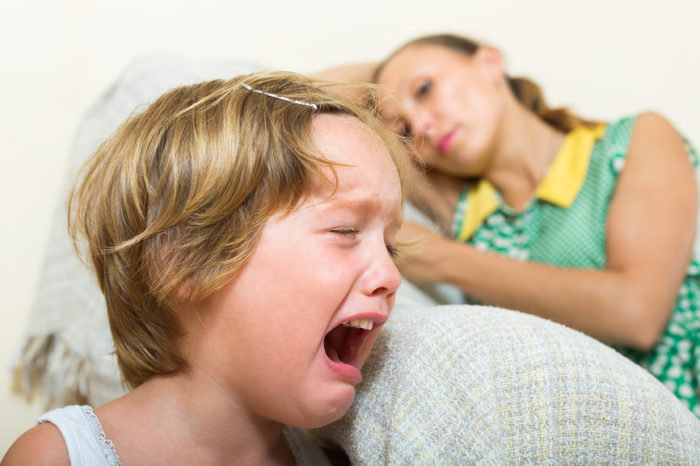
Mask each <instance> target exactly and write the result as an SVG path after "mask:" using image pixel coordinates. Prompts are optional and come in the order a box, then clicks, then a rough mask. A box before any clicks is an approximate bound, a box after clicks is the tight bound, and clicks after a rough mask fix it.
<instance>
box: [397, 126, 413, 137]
mask: <svg viewBox="0 0 700 466" xmlns="http://www.w3.org/2000/svg"><path fill="white" fill-rule="evenodd" d="M399 135H400V136H401V137H403V138H410V137H411V124H410V123H408V122H406V123H405V124H403V125H401V130H400V131H399Z"/></svg>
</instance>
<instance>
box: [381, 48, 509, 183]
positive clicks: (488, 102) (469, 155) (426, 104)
mask: <svg viewBox="0 0 700 466" xmlns="http://www.w3.org/2000/svg"><path fill="white" fill-rule="evenodd" d="M377 82H378V84H380V85H382V86H385V87H387V88H389V89H392V90H394V91H396V92H395V93H394V92H392V93H390V94H389V95H388V97H387V98H386V99H385V100H384V101H383V102H382V106H381V113H382V117H383V118H384V119H385V121H387V122H388V123H389V124H390V125H391V126H392V127H393V128H394V129H395V130H396V131H398V132H401V133H408V134H409V135H410V136H412V137H413V138H414V140H415V144H416V147H417V150H418V156H419V157H420V158H421V159H422V160H423V162H425V163H426V164H427V165H428V166H430V167H434V168H436V169H438V170H440V171H443V172H445V173H448V174H451V175H455V176H478V175H481V174H483V173H484V171H485V170H486V168H487V167H488V163H489V155H490V154H491V153H492V151H493V149H494V144H495V143H496V137H497V134H498V130H499V126H500V122H501V119H502V113H503V107H504V101H505V99H504V95H503V91H504V84H505V80H504V74H503V67H502V60H501V57H500V54H499V53H498V52H497V51H496V50H494V49H492V48H488V47H481V48H480V49H479V50H478V51H477V52H476V53H475V54H474V55H472V56H468V55H466V54H464V53H461V52H457V51H454V50H451V49H447V48H445V47H441V46H436V45H414V46H410V47H408V48H406V49H404V50H402V51H400V52H399V53H398V54H396V55H395V56H394V57H393V58H391V59H390V60H389V61H388V62H387V63H386V65H385V67H384V69H383V70H382V72H381V73H380V75H379V76H378V80H377Z"/></svg>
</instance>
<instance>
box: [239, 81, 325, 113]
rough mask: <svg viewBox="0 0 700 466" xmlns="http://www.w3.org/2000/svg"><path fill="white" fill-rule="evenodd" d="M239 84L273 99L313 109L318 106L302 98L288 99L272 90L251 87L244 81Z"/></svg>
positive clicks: (316, 108)
mask: <svg viewBox="0 0 700 466" xmlns="http://www.w3.org/2000/svg"><path fill="white" fill-rule="evenodd" d="M241 86H243V87H245V88H246V89H248V90H249V91H251V92H257V93H258V94H263V95H266V96H268V97H272V98H274V99H280V100H284V101H285V102H291V103H293V104H299V105H306V106H307V107H311V108H313V109H314V110H318V106H317V105H316V104H312V103H309V102H304V101H302V100H296V99H290V98H289V97H284V96H281V95H278V94H273V93H272V92H265V91H261V90H260V89H253V88H252V87H250V86H249V85H248V84H246V83H242V84H241Z"/></svg>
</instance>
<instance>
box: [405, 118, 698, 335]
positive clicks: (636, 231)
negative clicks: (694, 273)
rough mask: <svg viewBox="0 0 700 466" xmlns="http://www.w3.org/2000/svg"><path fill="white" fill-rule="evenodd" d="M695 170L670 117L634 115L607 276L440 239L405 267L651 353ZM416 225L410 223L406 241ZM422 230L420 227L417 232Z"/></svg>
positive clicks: (691, 225)
mask: <svg viewBox="0 0 700 466" xmlns="http://www.w3.org/2000/svg"><path fill="white" fill-rule="evenodd" d="M697 208H698V205H697V187H696V183H695V176H694V171H693V168H692V166H691V164H690V162H689V160H688V156H687V154H686V152H685V148H684V144H683V141H682V139H681V138H680V136H679V135H678V133H677V132H676V131H675V130H674V129H673V127H672V126H671V125H670V124H669V123H668V121H666V120H665V119H664V118H662V117H660V116H658V115H656V114H651V113H650V114H644V115H641V116H640V117H639V118H638V119H637V123H636V125H635V128H634V130H633V134H632V139H631V141H630V147H629V153H628V156H627V162H626V166H625V169H624V170H623V171H622V173H621V174H620V177H619V180H618V186H617V189H616V191H615V194H614V197H613V201H612V204H611V206H610V210H609V213H608V223H607V258H608V265H607V268H606V269H603V270H575V269H563V268H557V267H553V266H548V265H542V264H537V263H532V262H520V261H516V260H513V259H508V258H505V257H501V256H498V255H496V254H493V253H489V252H482V251H478V250H476V249H474V248H473V247H471V246H468V245H465V244H462V243H457V242H454V241H451V240H448V239H446V238H443V237H440V236H439V235H437V234H434V233H427V235H426V238H425V243H424V244H422V245H420V246H419V247H421V248H422V250H423V251H424V252H423V253H419V254H417V255H416V256H414V257H411V256H409V258H407V259H406V260H405V261H404V262H403V263H401V264H399V268H400V269H401V271H402V273H403V274H404V275H405V276H406V277H407V278H409V279H411V280H413V281H417V282H428V281H429V282H447V283H451V284H453V285H456V286H458V287H460V288H461V289H462V290H464V291H465V292H466V293H468V294H470V295H471V296H473V297H475V298H476V299H479V300H482V301H484V302H487V303H490V304H494V305H498V306H502V307H506V308H511V309H518V310H521V311H525V312H529V313H532V314H535V315H539V316H541V317H544V318H547V319H551V320H554V321H557V322H560V323H563V324H565V325H567V326H569V327H572V328H576V329H578V330H581V331H583V332H585V333H587V334H589V335H591V336H593V337H595V338H597V339H599V340H601V341H604V342H606V343H609V344H621V345H625V346H629V347H634V348H639V349H648V348H651V347H653V345H654V344H655V343H656V342H657V341H658V339H659V338H660V336H661V335H662V334H663V331H664V329H665V326H666V323H667V321H668V317H669V315H670V312H671V311H672V309H673V306H674V302H675V299H676V295H677V293H678V289H679V287H680V285H681V283H682V281H683V278H684V275H685V269H686V267H687V265H688V261H689V258H690V254H691V250H692V245H693V239H694V237H695V222H696V212H697ZM419 228H420V227H418V226H416V225H412V224H408V225H406V230H404V232H403V239H406V238H410V237H413V238H415V237H416V235H417V234H418V231H419V230H418V229H419ZM421 232H422V233H425V231H424V230H421Z"/></svg>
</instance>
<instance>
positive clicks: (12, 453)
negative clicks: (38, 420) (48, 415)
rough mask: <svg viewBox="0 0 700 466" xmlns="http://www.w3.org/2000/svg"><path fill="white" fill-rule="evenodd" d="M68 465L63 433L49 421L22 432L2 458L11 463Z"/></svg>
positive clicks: (5, 462)
mask: <svg viewBox="0 0 700 466" xmlns="http://www.w3.org/2000/svg"><path fill="white" fill-rule="evenodd" d="M15 464H16V465H24V464H36V465H70V458H69V456H68V450H67V449H66V443H65V442H64V440H63V435H62V434H61V431H60V430H58V428H57V427H56V426H55V425H53V424H51V423H43V424H39V425H37V426H36V427H33V428H31V429H29V430H28V431H26V432H25V433H24V434H22V435H21V436H20V437H19V438H18V439H17V440H15V443H13V444H12V446H11V447H10V449H9V450H7V453H6V454H5V457H4V458H3V460H2V466H11V465H15Z"/></svg>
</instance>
